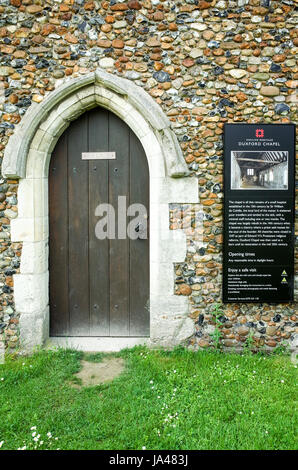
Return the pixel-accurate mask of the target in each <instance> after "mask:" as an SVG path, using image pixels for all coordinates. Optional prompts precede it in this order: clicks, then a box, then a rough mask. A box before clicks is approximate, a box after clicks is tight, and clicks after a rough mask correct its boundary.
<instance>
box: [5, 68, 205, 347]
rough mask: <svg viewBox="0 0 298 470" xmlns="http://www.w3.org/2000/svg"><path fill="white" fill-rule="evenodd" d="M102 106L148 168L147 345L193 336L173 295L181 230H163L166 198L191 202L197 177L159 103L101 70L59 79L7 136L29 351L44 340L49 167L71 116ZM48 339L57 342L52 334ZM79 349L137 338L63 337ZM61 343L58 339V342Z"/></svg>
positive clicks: (181, 256)
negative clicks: (122, 126)
mask: <svg viewBox="0 0 298 470" xmlns="http://www.w3.org/2000/svg"><path fill="white" fill-rule="evenodd" d="M96 106H101V107H104V108H106V109H108V110H109V111H111V112H113V113H115V114H116V115H117V116H119V117H120V118H121V119H122V120H123V121H125V122H126V123H127V124H128V126H129V127H130V128H131V129H132V131H133V132H134V133H135V134H136V136H137V137H138V138H139V140H140V141H141V143H142V145H143V147H144V150H145V153H146V156H147V159H148V164H149V173H150V213H151V224H150V343H151V344H152V345H154V344H155V345H160V346H173V345H175V344H179V343H181V342H182V341H185V340H186V339H187V338H189V337H190V336H191V335H192V334H193V333H194V324H193V321H192V320H191V319H190V318H189V317H188V308H189V307H188V300H187V298H185V297H181V296H176V295H174V266H173V263H177V262H183V261H184V260H185V255H186V239H185V234H184V232H183V231H181V230H178V231H177V230H176V231H170V230H169V203H196V202H198V186H197V180H196V178H193V177H187V176H188V168H187V166H186V164H185V161H184V158H183V155H182V152H181V149H180V146H179V144H178V141H177V138H176V136H175V134H174V133H173V131H172V130H171V128H170V122H169V120H168V118H167V117H166V116H165V115H164V113H163V111H162V110H161V108H160V107H159V106H158V105H157V103H156V102H155V101H154V100H153V98H151V97H150V96H149V95H148V94H147V93H146V92H145V91H144V90H143V89H142V88H140V87H138V86H137V85H135V84H134V83H132V82H131V81H129V80H126V79H124V78H120V77H117V76H115V75H112V74H109V73H107V72H105V71H103V70H101V69H98V70H96V71H95V72H92V73H89V74H88V75H84V76H81V77H78V78H74V79H70V80H67V81H65V82H64V83H63V84H62V85H60V86H59V87H58V88H56V90H55V91H53V92H51V93H50V94H49V95H48V96H47V97H46V98H45V99H44V101H43V102H42V103H40V104H36V103H34V104H33V105H32V106H31V107H30V108H29V109H28V111H27V113H26V115H25V116H24V118H23V119H22V121H21V123H20V124H19V126H18V127H17V128H16V130H15V133H14V134H13V135H12V136H11V137H10V140H9V142H8V145H7V147H6V150H5V155H4V159H3V163H2V174H3V176H4V177H7V178H17V179H19V180H20V181H19V190H18V217H17V218H16V219H13V220H12V221H11V240H12V241H13V242H22V243H23V250H22V256H21V265H20V273H19V274H15V275H14V301H15V308H16V311H17V312H18V313H19V314H20V342H21V347H22V348H23V349H27V350H32V348H33V347H34V346H36V345H41V344H43V343H44V342H45V341H46V340H47V339H48V337H49V307H48V300H49V299H48V282H49V281H48V280H49V272H48V269H49V268H48V237H49V233H48V168H49V161H50V157H51V153H52V151H53V149H54V147H55V145H56V143H57V140H58V138H59V137H60V135H61V134H62V133H63V132H64V130H65V129H66V128H67V127H68V125H69V124H70V122H71V121H73V120H75V119H77V118H78V117H79V116H80V115H81V114H82V113H84V112H85V111H87V110H89V109H91V108H94V107H96ZM52 341H54V342H55V341H56V342H59V340H58V339H52ZM60 341H61V342H62V343H63V342H64V344H65V342H66V341H68V344H70V343H71V344H73V345H76V346H79V347H82V348H84V347H85V348H87V349H90V348H92V349H93V350H95V349H98V350H100V349H116V348H119V347H122V346H130V345H134V344H136V343H139V342H142V341H144V339H142V338H138V339H137V338H135V339H134V338H122V339H120V338H86V339H85V341H83V339H82V338H68V339H67V338H64V339H61V340H60ZM60 344H61V343H60Z"/></svg>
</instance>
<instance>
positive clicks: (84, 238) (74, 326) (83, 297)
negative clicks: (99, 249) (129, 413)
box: [68, 114, 90, 336]
mask: <svg viewBox="0 0 298 470" xmlns="http://www.w3.org/2000/svg"><path fill="white" fill-rule="evenodd" d="M87 123H88V117H87V115H86V114H84V115H83V116H82V117H81V118H79V119H78V120H77V121H75V122H74V123H73V124H72V125H71V127H70V128H69V133H68V186H69V192H68V195H69V311H70V334H71V335H72V336H89V334H90V328H89V266H88V264H89V263H88V259H89V256H88V236H89V222H88V218H89V201H88V194H89V191H88V161H83V160H82V158H81V154H82V152H86V151H87V149H88V141H87V140H88V139H87V136H88V133H87Z"/></svg>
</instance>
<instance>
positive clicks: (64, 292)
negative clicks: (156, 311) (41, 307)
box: [49, 108, 149, 336]
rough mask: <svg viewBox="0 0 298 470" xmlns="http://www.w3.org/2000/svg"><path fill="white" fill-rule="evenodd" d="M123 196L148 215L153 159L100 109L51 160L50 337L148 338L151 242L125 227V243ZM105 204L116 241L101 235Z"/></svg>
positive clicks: (67, 136)
mask: <svg viewBox="0 0 298 470" xmlns="http://www.w3.org/2000/svg"><path fill="white" fill-rule="evenodd" d="M83 152H115V153H116V159H114V160H108V159H104V160H99V159H94V160H83V159H82V153H83ZM118 196H126V205H127V207H129V206H130V205H131V204H135V203H138V204H143V205H144V206H145V207H146V209H147V214H148V216H149V212H148V211H149V169H148V163H147V158H146V156H145V153H144V150H143V148H142V146H141V143H140V141H139V140H138V139H137V137H136V136H135V135H134V134H133V132H132V131H131V130H130V128H129V127H128V126H127V125H126V124H125V123H124V122H123V121H122V120H121V119H119V118H118V117H117V116H115V115H114V114H112V113H110V112H109V111H106V110H104V109H102V108H96V109H94V110H92V111H89V112H88V113H85V114H84V115H82V116H81V117H80V118H79V119H78V120H76V121H74V122H73V123H72V124H71V125H70V127H69V128H68V129H67V130H66V131H65V133H64V134H63V135H62V136H61V137H60V139H59V141H58V143H57V145H56V148H55V150H54V152H53V155H52V158H51V163H50V169H49V218H50V241H49V250H50V258H49V263H50V334H51V336H68V335H69V336H148V335H149V240H148V237H147V239H144V238H143V239H142V238H138V239H131V238H129V237H127V236H125V238H124V237H123V227H122V225H123V224H122V225H121V227H122V230H120V232H121V231H122V234H120V239H119V237H118V235H119V234H118V216H119V215H120V214H119V212H120V211H118ZM123 200H124V199H123V198H121V201H122V204H123ZM107 203H109V204H111V206H113V208H114V210H115V216H116V217H115V218H114V219H115V229H116V230H115V239H109V238H105V239H99V238H98V236H97V235H96V231H95V227H96V224H97V223H98V222H99V220H101V219H100V217H98V215H95V214H96V208H97V207H98V206H99V205H101V204H107ZM97 214H98V212H97ZM122 217H123V213H122ZM132 220H134V216H132V217H131V216H127V224H128V223H129V222H132ZM145 225H146V223H145ZM145 225H144V227H145ZM109 226H110V227H112V228H113V221H111V225H109ZM136 229H137V231H139V227H137V226H136ZM148 233H149V231H148ZM143 236H144V235H143Z"/></svg>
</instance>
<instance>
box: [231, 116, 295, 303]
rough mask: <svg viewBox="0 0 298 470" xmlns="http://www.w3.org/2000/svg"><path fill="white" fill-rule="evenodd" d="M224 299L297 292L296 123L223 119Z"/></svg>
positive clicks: (277, 297)
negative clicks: (295, 241)
mask: <svg viewBox="0 0 298 470" xmlns="http://www.w3.org/2000/svg"><path fill="white" fill-rule="evenodd" d="M224 166H225V168H224V253H223V302H241V303H245V302H247V303H250V302H272V303H278V302H291V301H293V295H294V217H295V203H294V191H295V126H294V125H293V124H225V129H224Z"/></svg>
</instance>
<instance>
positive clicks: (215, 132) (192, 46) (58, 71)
mask: <svg viewBox="0 0 298 470" xmlns="http://www.w3.org/2000/svg"><path fill="white" fill-rule="evenodd" d="M297 18H298V14H297V11H295V2H293V1H291V0H284V1H270V0H250V1H247V0H238V1H224V0H219V1H216V0H212V1H205V0H184V1H179V0H176V1H159V0H142V1H141V0H140V1H137V0H131V1H116V0H111V1H84V0H65V1H62V0H50V1H41V0H40V1H38V0H37V1H32V0H22V1H21V0H0V52H1V57H0V110H1V111H0V117H1V123H0V139H1V140H0V152H1V157H3V153H4V149H5V146H6V144H7V142H8V139H9V137H10V135H12V134H13V133H14V130H15V128H16V126H17V125H18V123H19V122H20V121H21V119H22V116H23V115H24V114H25V113H26V110H27V109H28V107H29V106H30V104H31V103H32V102H35V103H41V102H42V101H43V99H44V97H45V96H46V95H47V94H49V93H51V92H52V91H53V90H54V89H55V88H57V87H58V86H59V85H60V84H61V83H62V82H63V80H64V79H65V78H67V77H76V76H79V75H84V74H86V73H88V72H90V71H92V70H95V69H96V68H98V67H101V68H103V69H105V70H106V71H108V72H111V73H113V74H116V75H119V76H121V77H125V78H127V79H129V80H132V81H133V82H134V83H135V84H136V85H138V86H140V87H142V88H143V89H144V90H145V91H146V92H147V93H149V95H150V96H151V97H153V98H154V99H155V100H156V102H157V104H158V105H159V106H160V107H161V109H162V110H163V111H164V113H165V114H166V115H167V116H168V117H169V119H170V121H171V123H172V129H173V131H174V132H175V133H176V135H177V138H178V140H179V142H180V145H181V149H182V151H183V154H184V157H185V161H186V162H187V164H188V167H189V169H190V171H191V175H196V176H197V179H198V190H199V194H200V203H201V204H200V206H198V207H193V206H189V205H185V206H183V207H182V211H181V208H177V207H176V208H175V207H170V228H171V229H173V230H174V229H175V228H178V227H179V224H180V222H181V217H182V218H184V219H187V217H188V218H189V220H190V224H191V223H192V220H193V219H196V218H198V219H200V220H201V222H202V224H201V225H202V234H201V235H202V237H203V246H202V243H201V242H200V243H198V244H197V243H196V241H195V240H193V239H192V235H191V233H192V232H191V231H190V232H189V235H188V248H187V256H186V259H185V262H184V263H182V264H181V263H179V264H178V265H176V266H175V272H176V284H175V286H174V285H173V290H174V289H175V291H176V294H177V295H183V296H188V297H189V302H190V305H191V313H190V316H191V318H192V319H193V321H194V323H195V326H196V334H195V336H193V337H192V338H191V339H190V344H191V345H192V346H193V347H207V346H209V345H211V344H212V343H214V336H213V333H214V330H215V321H214V315H213V313H212V312H213V310H214V306H215V305H216V304H217V303H219V302H220V299H221V262H222V254H221V244H222V230H223V227H222V182H223V175H222V170H223V160H222V149H223V146H222V132H223V124H224V123H225V122H268V123H269V122H272V123H277V122H284V123H286V122H290V121H291V122H295V114H294V113H295V111H296V109H297V95H296V91H295V88H296V87H297V83H298V82H297V80H298V67H297V62H296V60H295V57H296V56H297V45H298V38H297V28H295V25H296V24H297ZM297 168H298V167H297ZM0 178H1V177H0ZM17 190H18V182H17V181H16V180H4V179H3V178H2V179H0V342H1V341H3V340H4V339H5V341H6V344H7V345H8V346H9V347H10V348H11V349H13V348H15V347H17V346H18V324H19V318H18V315H17V314H16V313H15V309H14V302H13V278H12V276H13V274H15V273H17V272H18V269H19V259H20V255H21V250H22V246H21V244H19V243H11V242H10V221H11V219H13V218H15V217H16V216H17ZM297 209H298V206H297ZM297 231H298V227H297V225H296V233H297ZM296 262H297V264H296V267H297V265H298V250H296ZM173 269H174V268H173ZM296 312H297V303H296V304H292V305H264V304H262V305H255V304H254V305H248V304H245V305H244V304H242V305H235V304H233V305H225V306H224V307H223V312H222V315H221V317H220V330H221V336H220V342H221V343H222V344H223V345H224V346H225V347H227V348H234V347H235V348H239V347H241V345H243V344H244V343H245V342H246V341H247V338H250V341H252V342H254V344H255V345H256V346H257V347H263V346H264V345H265V347H267V348H269V349H271V348H274V347H276V346H277V345H279V344H282V342H283V341H284V340H285V341H286V342H291V341H292V340H293V337H294V336H293V335H294V333H295V331H296V330H297V327H296V325H297V323H296V322H297V313H296Z"/></svg>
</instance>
